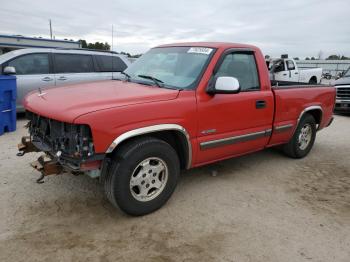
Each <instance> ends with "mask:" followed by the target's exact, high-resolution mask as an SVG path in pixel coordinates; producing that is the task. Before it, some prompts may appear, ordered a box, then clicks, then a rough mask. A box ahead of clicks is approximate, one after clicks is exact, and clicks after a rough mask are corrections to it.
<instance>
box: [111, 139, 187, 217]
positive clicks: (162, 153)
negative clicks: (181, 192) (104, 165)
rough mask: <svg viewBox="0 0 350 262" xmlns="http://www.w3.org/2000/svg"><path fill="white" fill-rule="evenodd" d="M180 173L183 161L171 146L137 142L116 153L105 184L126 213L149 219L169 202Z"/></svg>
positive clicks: (152, 142) (141, 140)
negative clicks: (147, 215) (150, 214)
mask: <svg viewBox="0 0 350 262" xmlns="http://www.w3.org/2000/svg"><path fill="white" fill-rule="evenodd" d="M179 173H180V162H179V158H178V156H177V153H176V151H175V150H174V149H173V148H172V147H171V146H170V145H169V144H168V143H166V142H164V141H162V140H159V139H155V138H141V139H135V140H133V141H131V142H129V143H127V144H125V145H123V146H122V147H121V148H120V149H119V150H118V151H117V152H116V154H115V156H114V158H113V160H112V165H111V168H110V170H109V171H108V173H107V175H106V179H105V182H104V184H105V191H106V195H107V197H108V199H109V200H110V202H111V203H112V204H113V205H114V206H119V207H120V209H122V210H123V211H124V212H125V213H127V214H129V215H134V216H139V215H145V214H148V213H151V212H153V211H155V210H157V209H159V208H160V207H161V206H163V205H164V204H165V203H166V202H167V200H168V199H169V198H170V196H171V194H172V193H173V191H174V190H175V187H176V184H177V180H178V177H179Z"/></svg>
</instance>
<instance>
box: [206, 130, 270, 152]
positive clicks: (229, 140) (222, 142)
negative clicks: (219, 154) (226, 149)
mask: <svg viewBox="0 0 350 262" xmlns="http://www.w3.org/2000/svg"><path fill="white" fill-rule="evenodd" d="M271 132H272V130H271V129H267V130H264V131H259V132H254V133H248V134H244V135H240V136H232V137H226V138H222V139H217V140H211V141H207V142H202V143H200V148H201V150H205V149H210V148H215V147H219V146H226V145H232V144H237V143H242V142H246V141H250V140H255V139H258V138H262V137H265V136H270V135H271Z"/></svg>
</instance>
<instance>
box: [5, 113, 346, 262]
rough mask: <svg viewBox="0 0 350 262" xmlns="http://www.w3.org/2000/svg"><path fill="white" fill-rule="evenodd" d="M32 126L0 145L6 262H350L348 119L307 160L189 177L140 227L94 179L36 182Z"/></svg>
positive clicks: (266, 154) (227, 167)
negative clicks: (26, 140)
mask: <svg viewBox="0 0 350 262" xmlns="http://www.w3.org/2000/svg"><path fill="white" fill-rule="evenodd" d="M24 124H25V121H24V120H19V121H18V131H16V132H14V133H9V134H5V135H3V136H1V137H0V170H1V171H0V173H1V181H0V208H1V211H2V212H1V213H0V261H122V260H124V261H239V262H245V261H264V262H267V261H269V262H273V261H278V262H281V261H327V262H329V261H344V262H348V261H350V189H349V188H350V157H349V155H350V117H349V116H336V119H335V122H334V123H333V125H332V126H331V127H329V128H327V129H325V130H323V131H321V132H320V133H318V135H317V139H316V144H315V146H314V149H313V150H312V152H311V153H310V155H309V156H308V157H306V158H304V159H301V160H293V159H289V158H287V157H285V156H283V155H281V154H280V152H278V151H277V150H275V149H270V150H265V151H263V152H260V153H256V154H252V155H248V156H244V157H240V158H236V159H231V160H227V161H223V162H220V163H217V164H213V165H210V166H206V167H202V168H196V169H193V170H190V171H187V172H184V173H183V175H182V177H181V180H180V182H179V185H178V187H177V189H176V191H175V193H174V194H173V196H172V198H171V199H170V201H169V202H168V203H167V204H166V205H165V206H164V207H163V208H162V209H160V210H159V211H157V212H155V213H153V214H150V215H147V216H144V217H137V218H134V217H129V216H127V215H125V214H123V213H122V212H121V211H119V210H117V209H114V208H113V207H112V206H111V205H110V204H109V203H108V201H107V200H106V198H105V197H104V195H103V191H102V189H101V187H100V186H99V184H98V182H97V181H95V180H93V179H91V178H89V177H86V176H72V175H60V176H50V177H47V178H46V179H45V183H44V184H37V183H35V180H36V179H37V178H38V176H39V174H38V173H37V172H36V171H34V170H33V169H32V168H31V167H30V166H29V162H30V161H33V160H35V154H28V155H25V156H23V157H22V158H18V157H16V156H15V154H16V144H17V143H18V142H19V139H20V137H21V136H22V135H25V134H26V130H25V129H24V128H22V126H23V125H24ZM213 171H217V175H216V176H213V175H212V173H213Z"/></svg>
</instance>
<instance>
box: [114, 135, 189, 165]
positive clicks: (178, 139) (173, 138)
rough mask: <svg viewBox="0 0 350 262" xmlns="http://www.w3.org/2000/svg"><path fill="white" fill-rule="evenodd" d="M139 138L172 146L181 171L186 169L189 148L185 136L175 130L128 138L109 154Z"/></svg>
mask: <svg viewBox="0 0 350 262" xmlns="http://www.w3.org/2000/svg"><path fill="white" fill-rule="evenodd" d="M140 137H154V138H158V139H160V140H163V141H165V142H167V143H168V144H169V145H171V146H172V148H174V149H175V151H176V153H177V155H178V157H179V160H180V166H181V169H186V168H187V165H188V161H189V153H190V152H188V151H189V149H190V148H189V146H188V145H187V143H188V142H187V138H186V136H185V135H184V134H183V133H181V132H180V131H176V130H164V131H156V132H152V133H146V134H142V135H137V136H133V137H130V138H128V139H126V140H124V141H122V142H121V143H120V144H118V146H117V147H116V148H115V149H114V150H113V152H112V153H110V154H113V153H114V152H115V151H116V150H118V148H120V147H121V146H122V145H124V144H126V143H129V142H130V141H132V140H134V139H136V138H140Z"/></svg>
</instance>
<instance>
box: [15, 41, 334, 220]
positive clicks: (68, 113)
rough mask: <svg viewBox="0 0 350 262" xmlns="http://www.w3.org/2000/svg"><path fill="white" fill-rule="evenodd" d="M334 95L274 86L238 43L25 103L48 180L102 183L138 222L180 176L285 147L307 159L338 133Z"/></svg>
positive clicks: (193, 50) (184, 49)
mask: <svg viewBox="0 0 350 262" xmlns="http://www.w3.org/2000/svg"><path fill="white" fill-rule="evenodd" d="M334 103H335V89H334V87H331V86H324V85H308V84H302V85H301V84H298V85H293V83H286V82H274V83H271V82H270V78H269V72H268V69H267V67H266V64H265V59H264V57H263V55H262V53H261V51H260V50H259V49H258V48H257V47H255V46H251V45H244V44H233V43H182V44H171V45H163V46H159V47H156V48H153V49H151V50H150V51H148V52H147V53H146V54H144V55H143V56H142V57H141V58H139V59H138V60H137V61H136V62H134V63H133V64H132V65H131V66H130V67H129V68H127V69H126V70H125V71H124V72H122V73H121V74H120V77H119V78H118V79H115V80H110V81H100V82H92V83H84V84H76V85H71V86H66V87H63V88H52V89H46V90H39V91H38V92H33V93H31V94H30V95H28V96H27V97H26V98H25V100H24V106H25V109H26V112H27V117H28V119H29V120H30V121H29V122H28V128H29V133H30V135H29V136H28V137H24V138H22V143H21V144H19V150H20V151H21V152H20V154H24V153H27V152H31V151H36V152H38V151H43V152H44V153H45V155H44V156H42V157H40V158H39V159H38V161H36V162H34V163H32V165H33V166H34V167H35V168H36V169H37V170H39V171H40V172H41V173H42V176H44V175H49V174H58V173H62V172H66V171H69V172H71V173H76V174H79V173H86V174H88V175H90V176H91V177H99V179H100V181H101V182H102V183H103V185H104V188H105V191H106V195H107V197H108V199H109V200H110V201H111V203H112V204H113V205H115V206H119V207H120V208H121V209H122V210H123V211H124V212H126V213H128V214H131V215H144V214H147V213H150V212H152V211H155V210H156V209H158V208H160V207H161V206H162V205H163V204H165V202H166V201H167V200H168V199H169V197H170V196H171V194H172V193H173V191H174V189H175V187H176V184H177V181H178V177H179V173H180V170H181V169H188V168H192V167H198V166H202V165H205V164H209V163H213V162H215V161H220V160H223V159H227V158H231V157H236V156H241V155H244V154H247V153H252V152H255V151H258V150H263V149H264V148H267V147H273V146H277V145H282V147H283V150H284V152H285V154H286V155H288V156H290V157H293V158H302V157H304V156H306V155H307V154H308V153H309V151H310V150H311V148H312V146H313V144H314V141H315V137H316V131H317V130H320V129H322V128H324V127H327V126H328V125H330V124H331V122H332V120H333V117H332V115H333V109H334Z"/></svg>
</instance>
